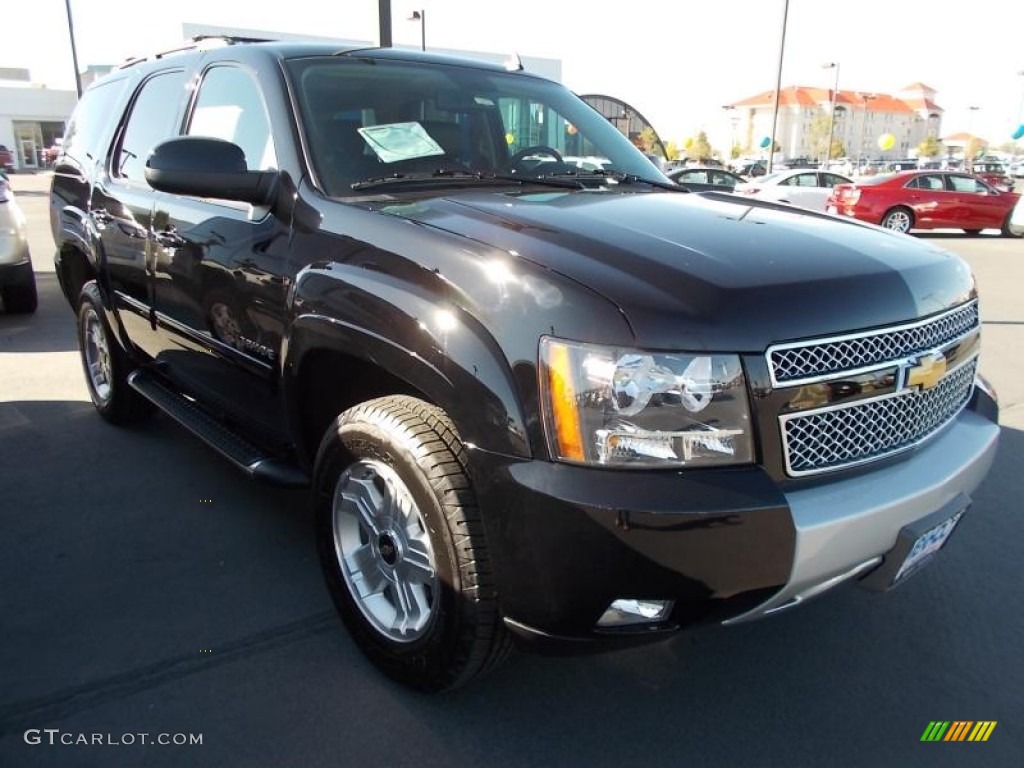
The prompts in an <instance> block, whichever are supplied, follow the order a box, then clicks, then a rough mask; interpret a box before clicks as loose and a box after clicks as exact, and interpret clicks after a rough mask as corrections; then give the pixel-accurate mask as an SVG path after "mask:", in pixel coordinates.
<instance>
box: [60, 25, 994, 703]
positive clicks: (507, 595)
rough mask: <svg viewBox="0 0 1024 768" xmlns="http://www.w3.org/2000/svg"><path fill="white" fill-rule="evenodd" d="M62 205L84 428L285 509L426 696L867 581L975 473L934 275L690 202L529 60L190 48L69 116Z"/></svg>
mask: <svg viewBox="0 0 1024 768" xmlns="http://www.w3.org/2000/svg"><path fill="white" fill-rule="evenodd" d="M567 156H568V157H578V156H590V157H600V158H602V163H601V168H602V170H591V171H588V170H583V169H580V168H578V167H577V166H576V165H575V164H573V163H570V162H568V161H565V160H563V157H567ZM51 202H52V204H51V209H50V210H51V224H52V229H53V235H54V238H55V241H56V243H57V253H56V271H57V275H58V277H59V279H60V283H61V286H62V287H63V291H64V293H65V295H66V297H67V299H68V301H69V302H70V304H71V306H72V307H73V309H74V311H75V312H76V313H77V319H78V320H77V322H78V334H79V341H80V344H81V355H82V362H83V366H84V369H85V374H86V381H87V382H88V388H89V392H90V394H91V397H92V400H93V402H94V403H95V406H96V408H97V410H98V411H99V413H100V415H101V416H103V417H104V418H105V419H107V420H108V421H110V422H113V423H115V424H127V423H129V422H132V421H134V420H137V419H141V418H144V417H146V416H147V415H150V414H151V413H153V412H154V411H156V410H159V411H162V412H163V413H164V414H166V415H167V416H170V417H171V418H173V419H175V420H176V421H177V422H179V423H180V424H181V425H182V426H184V427H185V428H187V429H188V430H190V431H191V432H193V433H194V434H195V435H196V436H198V437H199V438H201V439H202V440H203V441H205V442H206V443H207V444H208V445H209V446H210V447H212V448H213V449H214V450H216V451H217V452H219V453H220V454H222V455H223V456H224V457H225V458H226V459H227V460H228V461H230V462H231V463H233V464H235V465H236V466H238V467H239V468H241V469H242V470H243V471H244V472H246V473H248V475H250V476H251V477H253V478H256V479H259V480H264V481H268V482H271V483H278V484H284V485H292V486H308V487H309V488H310V489H311V503H312V507H313V513H314V514H315V517H316V536H317V546H318V549H319V553H320V557H321V561H322V565H323V570H324V574H325V577H326V581H327V585H328V588H329V591H330V593H331V596H332V598H333V600H334V602H335V604H336V606H337V608H338V611H339V613H340V615H341V618H342V619H343V620H344V623H345V624H346V625H347V627H348V629H349V630H350V632H351V633H352V635H353V637H354V638H355V640H356V641H357V643H358V645H359V646H360V647H361V648H362V649H363V651H365V653H366V654H367V655H368V656H369V657H370V658H371V659H372V660H373V661H374V662H375V663H376V664H377V665H378V666H379V667H380V668H381V669H382V670H383V671H384V672H386V673H387V674H389V675H391V676H392V677H394V678H396V679H398V680H401V681H402V682H404V683H406V684H408V685H411V686H414V687H417V688H420V689H424V690H441V689H445V688H451V687H454V686H457V685H459V684H462V683H465V682H466V681H468V680H470V679H472V678H474V677H475V676H477V675H479V674H480V673H482V672H484V671H486V670H488V669H490V668H491V667H493V666H494V665H495V664H497V663H498V662H500V661H501V660H502V659H503V658H505V657H506V656H507V655H508V652H509V651H510V649H511V648H512V647H513V646H514V645H524V646H531V647H536V648H553V649H558V650H561V649H565V648H568V649H569V650H574V649H575V650H580V651H583V650H587V649H598V648H609V647H617V646H623V645H630V644H634V643H641V642H647V641H652V640H656V639H661V638H665V637H669V636H672V635H673V634H674V633H676V632H678V631H679V630H681V629H686V628H691V627H696V626H699V625H702V624H709V623H713V622H718V623H722V622H724V623H733V622H742V621H746V620H749V619H752V618H757V617H760V616H764V615H766V614H771V613H775V612H778V611H782V610H785V609H788V608H790V607H792V606H796V605H798V604H800V603H802V602H804V601H805V600H807V599H808V598H810V597H812V596H813V595H815V594H818V593H820V592H823V591H825V590H827V589H829V588H831V587H833V586H835V585H837V584H840V583H842V582H844V581H848V580H857V581H859V582H860V583H861V584H862V585H864V586H867V587H870V588H874V589H878V590H885V589H888V588H889V587H891V586H893V585H894V584H897V583H899V582H901V581H903V580H904V579H905V578H906V577H907V576H908V575H910V574H912V573H914V572H916V571H917V570H919V568H920V567H921V566H922V565H923V564H924V563H925V562H927V561H928V560H930V559H931V557H932V555H933V554H934V553H935V552H936V550H938V549H939V548H940V547H941V546H942V545H943V544H944V543H945V541H946V540H947V538H948V536H949V535H950V533H951V531H953V529H954V527H955V526H956V525H957V523H958V522H959V521H960V519H961V517H962V516H963V515H964V513H965V511H966V510H967V509H968V506H969V504H970V494H971V493H972V492H973V490H974V489H975V487H976V486H977V485H978V483H979V482H981V480H982V478H983V477H984V475H985V473H986V471H987V470H988V468H989V466H990V464H991V462H992V459H993V455H994V452H995V449H996V442H997V436H998V427H997V423H996V421H997V418H996V417H997V406H996V403H995V399H994V396H993V394H992V392H991V389H990V388H989V387H988V386H987V385H986V384H985V382H984V380H982V379H981V378H980V377H978V375H977V364H978V351H979V344H980V339H979V332H980V323H979V314H978V304H977V297H976V294H975V286H974V282H973V279H972V276H971V274H970V271H969V269H968V268H967V266H966V265H965V264H964V263H963V262H962V261H961V260H960V259H959V258H958V257H956V256H954V255H953V254H951V253H948V252H946V251H944V250H942V249H941V248H938V247H936V246H935V245H934V244H932V243H929V242H926V241H920V240H916V239H913V238H911V237H908V236H905V235H898V234H895V233H891V232H885V231H882V230H880V229H878V228H876V227H872V226H869V225H862V224H859V223H856V222H851V221H840V220H838V219H835V218H832V217H828V216H826V215H823V214H818V213H814V212H811V211H807V210H802V209H798V208H793V207H789V206H785V205H777V204H772V203H764V202H758V201H753V200H749V199H735V198H734V197H733V196H731V195H724V194H716V193H708V194H694V193H688V192H686V191H685V190H680V189H679V188H678V187H676V186H675V185H673V184H671V183H670V182H669V181H668V179H667V178H666V177H665V176H663V175H662V174H661V172H660V171H659V170H657V169H656V168H655V167H654V166H653V165H652V164H651V163H650V162H649V161H648V160H647V159H646V158H645V157H644V156H643V155H642V154H640V152H639V151H637V150H636V149H635V148H634V147H633V145H632V144H631V143H630V141H629V139H628V138H627V137H626V136H624V135H622V134H621V133H620V132H618V131H617V130H616V129H615V128H614V126H613V125H612V124H611V123H610V122H609V121H608V120H606V119H605V118H603V117H602V116H601V115H600V114H598V113H597V112H596V111H594V110H593V109H592V108H591V107H589V106H588V105H587V104H586V103H584V102H583V101H581V100H580V99H578V98H577V97H576V96H574V95H573V94H572V93H570V92H569V91H568V90H566V89H565V88H564V87H562V86H561V85H559V84H557V83H554V82H550V81H548V80H545V79H542V78H539V77H536V76H533V75H531V74H529V73H526V72H523V71H521V68H519V67H515V66H509V67H501V66H494V65H490V64H485V63H479V62H472V61H465V60H459V59H452V58H446V57H442V56H436V55H431V54H424V53H420V52H410V51H398V50H392V49H358V50H355V49H353V50H346V49H339V48H338V47H337V46H330V45H325V44H320V43H317V44H312V43H308V44H307V43H295V42H288V43H275V42H257V41H251V40H245V41H242V40H238V39H223V40H201V41H197V42H195V43H194V44H192V45H189V46H186V47H185V48H184V49H182V50H179V51H174V52H168V53H165V54H160V55H157V56H153V57H150V58H148V59H144V60H137V61H133V62H129V63H126V64H125V65H123V66H122V67H121V68H119V69H117V70H115V71H114V72H113V73H111V74H110V75H109V76H107V77H105V78H104V79H102V80H100V81H98V82H96V83H95V84H93V85H92V86H91V87H90V88H89V89H88V91H87V92H86V93H85V94H84V96H83V97H82V100H81V102H80V103H79V105H78V107H77V109H76V110H75V113H74V115H73V118H72V120H71V123H70V126H69V128H68V131H67V135H66V137H65V141H64V144H63V147H62V152H61V155H60V157H59V159H58V161H57V164H56V168H55V173H54V178H53V187H52V196H51Z"/></svg>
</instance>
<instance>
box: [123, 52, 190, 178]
mask: <svg viewBox="0 0 1024 768" xmlns="http://www.w3.org/2000/svg"><path fill="white" fill-rule="evenodd" d="M184 92H185V75H184V73H183V72H180V71H177V72H161V73H160V74H158V75H154V76H153V77H151V78H149V79H148V80H146V82H144V83H143V84H142V88H141V89H140V91H139V94H138V96H136V98H135V103H134V104H133V105H132V112H131V115H129V117H128V125H126V126H125V129H124V134H123V135H122V137H121V142H120V144H119V146H118V151H117V153H116V154H115V158H114V161H115V162H114V175H115V176H120V177H121V178H124V179H128V180H129V181H137V182H140V183H142V184H145V183H146V178H145V176H144V175H143V172H144V171H145V168H146V159H147V158H148V157H149V153H150V152H152V151H153V147H155V146H156V145H157V144H159V143H160V142H161V141H164V140H166V139H169V138H171V136H174V135H175V134H176V133H177V131H176V130H175V128H176V126H175V124H174V118H175V116H176V115H177V114H178V105H179V103H180V101H181V97H182V96H183V95H184Z"/></svg>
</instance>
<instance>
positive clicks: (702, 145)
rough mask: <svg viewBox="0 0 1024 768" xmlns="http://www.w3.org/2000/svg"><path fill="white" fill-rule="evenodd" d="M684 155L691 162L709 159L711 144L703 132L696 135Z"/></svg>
mask: <svg viewBox="0 0 1024 768" xmlns="http://www.w3.org/2000/svg"><path fill="white" fill-rule="evenodd" d="M686 154H687V155H688V156H689V157H690V159H691V160H707V159H708V158H709V157H711V142H709V141H708V135H707V134H706V133H705V132H704V131H699V132H698V133H697V137H696V138H695V139H694V140H693V143H692V144H691V145H690V147H689V149H687V150H686Z"/></svg>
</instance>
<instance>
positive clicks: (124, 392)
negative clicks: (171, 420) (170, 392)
mask: <svg viewBox="0 0 1024 768" xmlns="http://www.w3.org/2000/svg"><path fill="white" fill-rule="evenodd" d="M78 345H79V351H80V352H81V355H82V368H83V369H84V370H85V383H86V386H87V387H88V388H89V397H90V398H91V399H92V403H93V405H95V406H96V410H97V411H99V413H100V416H102V417H103V418H104V419H106V420H107V421H109V422H111V423H112V424H130V423H132V422H135V421H141V420H142V419H144V418H146V417H147V416H149V415H150V414H152V413H153V411H154V407H153V405H152V404H151V403H150V402H149V401H148V400H146V399H145V398H144V397H142V395H140V394H139V393H138V392H136V391H135V390H134V389H132V388H131V386H129V384H128V374H129V373H131V371H132V365H131V361H130V360H129V359H128V357H127V355H125V353H124V350H123V349H122V348H121V345H120V344H119V343H118V341H117V339H115V338H114V336H113V334H112V333H111V330H110V325H109V324H108V323H107V319H106V313H105V311H104V309H103V299H102V297H101V296H100V291H99V288H97V287H96V283H94V282H88V283H86V284H85V286H83V288H82V293H81V295H80V296H79V301H78Z"/></svg>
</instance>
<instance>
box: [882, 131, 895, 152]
mask: <svg viewBox="0 0 1024 768" xmlns="http://www.w3.org/2000/svg"><path fill="white" fill-rule="evenodd" d="M895 146H896V137H895V136H893V135H892V134H891V133H883V134H882V135H881V136H879V137H878V148H879V149H880V150H882V151H883V152H888V151H889V150H890V149H892V148H893V147H895Z"/></svg>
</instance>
